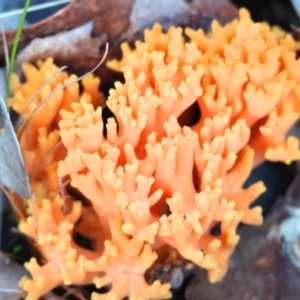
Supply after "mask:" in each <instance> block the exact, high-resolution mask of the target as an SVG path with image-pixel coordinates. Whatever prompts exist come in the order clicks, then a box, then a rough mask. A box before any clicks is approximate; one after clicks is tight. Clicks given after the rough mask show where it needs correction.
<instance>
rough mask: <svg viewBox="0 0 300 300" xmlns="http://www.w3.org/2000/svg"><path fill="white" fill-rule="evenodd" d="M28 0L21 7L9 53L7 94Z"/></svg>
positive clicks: (28, 3) (8, 93)
mask: <svg viewBox="0 0 300 300" xmlns="http://www.w3.org/2000/svg"><path fill="white" fill-rule="evenodd" d="M30 1H31V0H26V3H25V6H24V9H23V13H22V15H21V19H20V22H19V25H18V29H17V32H16V35H15V39H14V43H13V47H12V50H11V55H10V60H9V69H8V75H7V86H6V93H7V96H9V95H10V80H11V75H12V71H13V66H14V62H15V59H16V54H17V50H18V45H19V41H20V37H21V32H22V29H23V25H24V22H25V18H26V14H27V10H28V7H29V5H30Z"/></svg>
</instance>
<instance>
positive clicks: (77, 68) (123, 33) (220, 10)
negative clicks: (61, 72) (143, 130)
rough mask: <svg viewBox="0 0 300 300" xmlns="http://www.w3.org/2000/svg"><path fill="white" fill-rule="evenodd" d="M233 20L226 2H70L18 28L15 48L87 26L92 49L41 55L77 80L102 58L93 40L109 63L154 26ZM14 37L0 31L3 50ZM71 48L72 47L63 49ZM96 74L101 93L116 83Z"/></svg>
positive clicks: (105, 74)
mask: <svg viewBox="0 0 300 300" xmlns="http://www.w3.org/2000/svg"><path fill="white" fill-rule="evenodd" d="M236 16H237V9H236V8H235V7H234V6H233V5H232V4H231V3H230V2H229V0H218V1H211V0H165V1H163V5H161V1H158V0H155V1H150V0H127V1H123V0H110V1H105V0H73V1H72V2H71V3H70V4H69V5H68V6H67V7H65V8H64V9H63V10H61V11H60V12H59V13H57V14H55V15H53V16H51V17H50V18H48V19H46V20H44V21H42V22H39V23H36V24H33V25H31V26H28V27H26V28H24V29H23V32H22V35H21V40H20V47H19V48H20V49H21V48H22V47H23V48H24V47H25V46H27V45H28V44H29V43H30V42H31V41H32V40H34V39H36V38H45V37H48V36H54V35H56V34H58V33H60V32H62V31H67V30H71V29H74V28H78V27H81V26H83V25H84V24H86V23H88V22H90V21H92V22H93V30H92V35H91V39H90V40H89V43H92V46H91V47H90V48H89V50H88V51H86V48H84V47H83V48H82V49H81V51H77V52H76V53H75V54H74V53H73V54H72V53H70V55H65V53H66V50H65V49H64V48H65V47H61V48H60V49H61V51H59V52H57V51H54V52H53V53H49V52H47V55H48V54H49V55H50V54H52V55H51V56H52V57H54V59H55V62H56V63H57V64H59V65H67V66H70V69H69V70H70V71H71V72H75V73H76V74H78V75H82V74H84V73H86V72H87V71H88V70H91V69H93V67H94V66H95V65H97V63H98V62H99V61H100V59H101V58H102V56H103V53H104V50H105V49H104V42H100V40H99V38H103V37H105V39H107V41H108V42H109V45H110V51H109V55H108V57H107V60H110V59H112V58H116V57H117V56H119V55H120V50H119V45H118V43H119V42H120V41H121V40H122V39H125V38H126V40H128V41H129V42H130V41H133V40H134V39H135V38H136V37H138V36H141V33H142V30H143V29H144V28H145V27H150V26H152V25H153V24H154V23H155V22H161V23H162V24H163V25H165V27H168V26H170V25H171V24H172V25H182V26H193V27H209V25H210V22H211V20H212V19H218V20H219V21H220V22H221V23H224V22H226V21H228V20H230V19H232V18H234V17H236ZM145 20H146V21H145ZM14 35H15V31H7V32H6V36H7V41H8V46H9V47H11V45H12V43H13V38H14ZM54 40H55V41H56V42H55V43H54V42H53V43H52V45H53V46H55V44H57V45H58V46H59V45H60V44H59V42H58V40H57V36H56V37H53V41H54ZM101 41H102V40H101ZM101 45H102V46H101ZM75 46H76V45H75ZM77 46H78V45H77ZM71 47H72V43H70V47H69V48H71ZM93 47H94V48H93ZM2 48H3V47H2V45H1V43H0V61H1V58H2V62H4V60H3V56H4V55H3V50H2ZM31 49H32V46H31ZM27 51H28V50H27ZM28 52H29V51H28ZM79 52H80V55H79ZM39 55H40V51H38V52H37V51H34V52H33V53H32V55H31V56H30V57H29V56H26V60H30V61H36V60H37V59H38V58H41V57H44V56H45V55H43V56H39ZM29 58H30V59H29ZM96 75H98V76H100V77H101V80H102V88H103V89H106V86H111V84H112V82H113V81H114V80H115V79H116V78H115V74H114V73H113V72H112V71H110V70H108V69H107V68H106V67H105V66H101V68H99V69H98V70H97V71H96ZM112 75H114V76H112Z"/></svg>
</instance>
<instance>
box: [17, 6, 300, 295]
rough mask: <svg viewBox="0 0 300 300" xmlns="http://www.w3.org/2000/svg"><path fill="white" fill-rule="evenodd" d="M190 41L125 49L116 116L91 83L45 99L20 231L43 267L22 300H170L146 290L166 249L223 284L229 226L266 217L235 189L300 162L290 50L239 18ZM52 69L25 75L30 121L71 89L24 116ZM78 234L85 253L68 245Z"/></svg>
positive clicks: (20, 100)
mask: <svg viewBox="0 0 300 300" xmlns="http://www.w3.org/2000/svg"><path fill="white" fill-rule="evenodd" d="M185 34H186V36H187V37H188V39H187V38H186V37H184V35H183V31H182V29H181V28H173V27H172V28H170V29H169V30H168V32H167V33H163V32H162V28H161V26H160V25H155V26H154V27H153V29H151V30H148V29H147V30H145V41H144V42H141V41H138V42H136V44H135V49H134V50H131V49H130V48H129V46H128V45H127V44H123V45H122V51H123V58H122V60H121V61H112V62H110V63H109V67H111V68H112V69H114V70H116V71H120V72H122V73H123V75H124V83H121V82H116V83H115V87H114V88H113V89H111V90H110V92H109V96H108V99H107V102H106V104H107V107H108V108H109V109H110V111H111V112H112V113H113V116H114V117H111V118H108V120H107V121H105V120H104V119H103V108H102V107H101V105H100V106H99V103H101V97H102V96H101V94H100V93H98V84H99V80H98V79H96V78H93V77H91V76H89V77H88V78H86V79H85V80H84V81H83V82H82V85H83V88H84V89H83V90H84V92H83V93H82V94H81V95H80V94H79V87H78V84H77V83H74V84H72V85H71V86H69V87H68V88H66V89H63V90H61V91H60V92H59V93H55V94H53V95H50V97H49V98H50V99H49V100H48V101H47V102H46V103H45V105H44V106H42V108H41V110H39V111H38V112H37V113H36V114H35V115H34V116H33V117H32V119H30V120H29V121H28V122H27V123H28V124H27V125H26V127H24V128H23V134H22V136H21V140H20V144H21V148H22V153H23V156H24V160H25V164H26V168H27V170H28V173H29V175H30V176H31V183H32V191H33V199H32V201H28V203H29V209H28V215H29V216H28V218H27V220H24V221H21V223H20V230H21V231H22V232H23V233H25V234H27V235H28V236H30V237H31V238H32V239H33V240H34V241H35V243H36V247H37V248H38V249H39V251H40V253H41V254H42V256H43V261H42V262H41V264H38V263H37V260H36V259H35V258H33V259H31V260H30V262H29V263H27V264H26V268H27V269H28V270H29V271H30V273H31V275H32V278H31V279H29V278H23V279H22V282H21V286H22V287H23V289H24V290H25V291H27V292H28V297H27V299H28V300H33V299H37V298H38V297H39V296H41V295H42V294H44V293H46V292H47V291H49V290H51V289H52V288H54V287H56V286H58V285H60V284H66V285H69V284H90V283H94V284H95V285H96V287H97V288H101V287H105V286H107V285H111V287H110V290H109V291H108V292H107V293H102V294H101V293H93V294H92V299H94V300H97V299H123V298H124V297H126V296H129V299H132V300H133V299H168V298H170V297H171V293H170V288H171V285H170V284H169V283H162V282H160V281H159V278H158V279H157V280H154V281H153V282H151V283H149V282H147V281H146V279H145V273H146V271H147V270H148V269H149V268H150V267H151V266H152V265H153V264H155V263H156V261H158V260H159V259H161V258H162V257H163V256H165V255H166V253H170V252H172V251H173V252H174V253H175V254H176V255H174V259H176V257H177V258H178V257H181V258H184V259H186V260H188V261H191V262H192V263H194V264H195V265H197V266H200V267H202V268H205V269H207V272H208V276H209V279H210V281H211V282H216V281H219V280H221V279H222V277H223V276H224V274H225V273H226V270H227V267H228V261H229V257H230V255H231V253H232V252H233V250H234V248H235V246H236V244H237V243H238V241H239V236H238V234H237V232H236V230H237V226H238V224H239V223H240V222H243V223H246V224H252V225H259V224H261V223H262V216H261V213H262V209H261V208H260V207H253V208H250V207H249V206H250V204H251V203H252V202H253V201H254V200H255V199H256V198H257V197H258V196H259V195H260V194H261V193H263V192H264V190H265V187H264V185H263V183H262V182H257V183H255V184H253V185H252V186H250V187H248V188H246V189H245V188H243V183H244V182H245V180H246V179H247V178H248V176H249V174H250V172H251V170H252V169H253V167H254V166H256V165H257V164H259V163H260V162H262V161H263V160H264V159H268V160H272V161H284V162H286V163H289V162H291V161H292V160H295V159H299V158H300V152H299V150H298V140H296V139H295V138H294V137H288V138H287V139H286V134H287V132H288V130H289V129H290V127H291V126H292V125H293V123H294V122H295V121H296V119H297V118H298V117H299V113H300V106H299V97H300V85H299V83H300V71H299V70H300V67H299V68H298V67H297V66H299V64H300V60H297V59H296V56H295V47H296V44H295V42H294V41H293V40H292V38H291V37H290V36H289V35H278V34H277V33H276V32H275V31H272V29H271V28H270V27H269V26H268V25H266V24H260V23H254V22H253V21H252V20H251V18H250V16H249V14H248V12H247V11H245V10H241V11H240V19H239V20H234V21H232V22H231V23H229V24H227V25H225V26H224V27H222V26H220V25H219V24H218V23H217V22H216V21H214V22H213V23H212V31H211V33H210V34H209V35H206V34H204V32H203V31H202V30H201V29H199V30H197V31H195V30H192V29H186V30H185ZM55 69H56V67H55V66H54V65H53V63H52V61H51V60H48V61H46V62H44V63H38V65H37V68H36V67H34V66H32V65H30V64H25V65H24V66H23V71H24V73H25V77H26V80H27V82H26V83H24V84H22V83H19V82H18V81H17V80H16V82H15V83H14V86H13V92H14V99H13V105H12V107H13V109H14V110H16V111H17V112H18V113H20V114H22V115H23V116H24V117H25V118H26V117H27V116H29V115H30V113H31V111H32V110H33V109H34V108H35V107H36V106H37V105H38V103H39V101H41V99H43V98H44V97H45V96H46V95H48V94H49V93H50V92H51V91H53V90H54V89H55V88H56V87H58V86H60V85H61V84H63V83H64V82H66V81H68V80H71V79H72V76H71V77H68V76H67V75H66V73H64V72H62V73H59V74H58V75H56V76H55V77H54V78H53V79H52V80H51V81H50V83H49V84H47V85H46V86H44V88H43V89H42V91H41V93H40V94H39V95H38V96H37V97H36V100H35V101H33V102H32V103H31V104H30V105H29V108H28V109H27V110H26V109H25V108H26V106H27V104H28V101H29V100H30V99H31V98H32V97H33V95H34V94H35V93H36V91H37V90H38V89H39V88H40V87H41V86H42V84H43V82H45V80H46V79H47V78H49V76H50V75H51V74H52V73H53V72H54V71H55ZM37 79H38V80H37ZM24 110H25V113H23V111H24ZM41 162H42V163H41ZM68 185H69V187H68ZM67 187H68V188H67ZM69 191H72V192H73V193H75V195H77V199H73V198H71V195H70V194H69ZM216 225H220V235H219V236H215V235H212V234H211V230H212V229H213V228H214V227H215V226H216ZM78 232H80V233H81V235H84V236H86V237H87V238H89V239H90V240H91V241H93V247H83V245H81V244H80V243H78V242H76V239H75V235H76V234H75V233H78ZM49 274H51V276H50V277H49Z"/></svg>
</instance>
